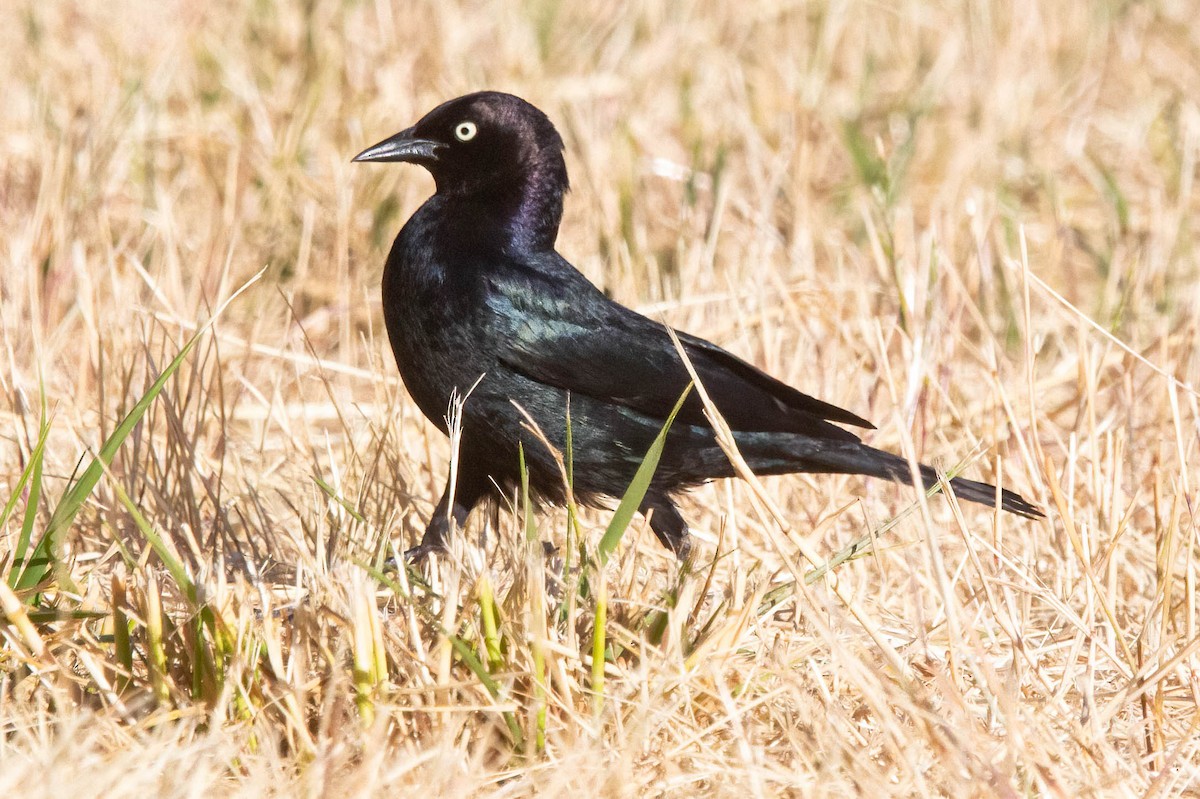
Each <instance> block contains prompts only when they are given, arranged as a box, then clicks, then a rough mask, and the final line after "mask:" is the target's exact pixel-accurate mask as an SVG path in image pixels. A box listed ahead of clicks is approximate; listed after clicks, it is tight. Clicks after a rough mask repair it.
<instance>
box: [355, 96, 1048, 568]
mask: <svg viewBox="0 0 1200 799" xmlns="http://www.w3.org/2000/svg"><path fill="white" fill-rule="evenodd" d="M562 146H563V145H562V140H561V139H560V138H559V136H558V133H557V132H556V131H555V130H554V126H553V125H552V124H551V123H550V121H549V119H547V118H546V116H545V115H544V114H542V112H541V111H539V110H537V109H536V108H534V107H533V106H532V105H530V104H528V103H526V102H525V101H524V100H521V99H519V98H517V97H513V96H512V95H506V94H500V93H496V92H482V93H479V94H473V95H468V96H466V97H460V98H458V99H456V100H451V101H449V102H447V103H444V104H442V105H441V106H438V108H436V109H434V110H433V111H431V112H430V113H429V114H428V115H426V116H425V117H424V118H423V119H422V120H421V121H420V122H418V123H417V124H416V125H415V126H413V127H412V128H409V129H407V130H405V131H402V132H401V133H399V134H397V135H396V136H393V137H392V138H391V139H388V140H386V141H384V142H381V143H380V144H378V145H376V146H374V147H372V148H370V149H368V150H366V151H365V152H364V153H362V154H360V155H359V156H358V157H357V158H356V159H355V160H362V161H407V162H412V163H418V164H420V165H422V166H424V167H426V168H427V169H428V170H429V171H430V172H431V173H432V175H433V177H434V181H435V183H436V185H437V192H436V193H435V194H434V196H432V197H431V198H429V200H428V201H426V202H425V204H424V205H422V206H421V208H420V209H418V211H417V212H416V213H415V214H414V215H413V216H412V218H411V219H409V221H408V223H407V224H405V226H404V228H403V229H402V230H401V231H400V235H399V236H397V238H396V242H395V244H394V246H393V247H392V251H391V254H390V255H389V256H388V261H387V267H386V269H385V271H384V277H383V310H384V318H385V321H386V323H387V330H388V337H389V339H390V341H391V344H392V349H393V352H394V353H395V356H396V363H397V365H398V366H399V368H400V374H401V376H402V377H403V379H404V383H405V386H406V387H407V388H408V391H409V393H410V394H412V396H413V399H414V400H416V402H417V405H418V406H419V407H420V408H421V410H422V411H423V412H424V413H425V415H426V416H427V417H429V419H430V420H432V421H433V422H434V423H435V424H437V425H438V426H439V427H440V428H441V429H442V430H443V431H445V430H446V429H447V422H446V414H447V409H448V406H449V404H450V401H451V398H452V396H455V395H459V396H461V395H462V394H464V393H466V392H467V391H468V390H471V394H470V397H469V399H468V400H467V402H466V404H465V406H464V410H463V437H462V449H461V452H460V459H459V479H458V483H457V485H456V486H454V491H453V492H451V491H450V490H449V489H450V486H447V492H446V494H445V495H444V496H443V497H442V501H441V502H440V503H439V505H438V508H437V509H436V510H435V512H434V515H433V518H432V520H431V521H430V524H429V527H428V528H427V530H426V532H425V537H424V539H423V540H422V546H421V547H420V548H419V550H420V551H421V552H425V551H428V550H430V549H433V548H440V547H443V546H444V545H445V543H446V535H447V534H448V530H449V522H450V519H452V518H453V519H454V520H456V521H457V522H458V523H459V524H460V525H461V524H462V523H463V522H464V521H465V519H466V516H467V514H468V513H469V512H470V510H471V508H473V507H474V506H475V505H476V504H477V503H478V502H479V501H480V500H482V499H484V498H486V497H488V496H489V495H492V494H493V493H494V492H495V491H496V490H501V491H505V490H508V489H510V488H511V487H512V486H514V485H515V484H516V482H517V480H518V454H517V453H518V443H521V444H522V445H523V446H524V451H525V458H526V462H527V465H528V469H529V473H530V483H531V486H532V487H533V488H534V490H535V491H536V493H537V495H538V496H539V498H541V499H542V500H544V501H549V502H558V501H561V500H562V499H563V494H564V491H563V487H562V481H561V478H560V474H559V470H558V467H557V465H556V463H555V462H554V459H553V457H552V455H551V453H550V452H549V451H548V450H547V449H546V448H545V447H544V445H542V444H540V443H539V442H538V441H537V438H536V437H535V436H533V435H532V434H531V433H530V432H529V430H528V427H527V425H528V423H527V420H526V416H528V418H529V419H532V420H533V421H534V423H535V424H536V425H537V426H538V427H539V428H540V429H541V431H542V432H543V433H544V434H545V436H546V437H547V438H548V439H549V441H550V442H551V444H552V445H553V446H554V447H556V448H557V449H559V450H560V451H562V450H563V449H564V448H565V446H566V418H567V415H568V408H569V411H570V418H571V425H572V433H573V454H574V492H575V495H576V497H577V498H579V499H581V500H583V501H585V502H598V501H600V500H602V499H603V498H605V497H613V496H618V495H620V494H621V493H622V492H623V491H624V490H625V488H626V487H627V486H628V484H629V482H630V480H631V479H632V477H633V474H634V472H635V471H636V469H637V467H638V464H639V463H640V462H641V459H642V458H643V456H644V455H645V453H646V451H647V449H648V448H649V446H650V443H651V442H652V441H653V439H654V437H655V435H657V433H658V431H659V429H660V428H661V427H662V424H663V422H664V420H665V419H666V417H667V415H668V414H669V413H670V411H671V409H672V408H673V407H674V405H675V403H676V401H677V400H678V398H679V396H680V395H681V394H682V392H683V390H684V388H685V387H686V386H687V384H688V382H689V376H688V373H687V370H686V369H685V367H684V365H683V363H682V361H681V359H680V358H679V355H678V353H677V351H676V349H675V347H674V344H673V343H672V341H671V340H670V337H669V335H668V333H667V331H666V329H665V328H664V327H663V325H662V324H661V323H659V322H655V321H653V320H651V319H648V318H646V317H644V316H642V315H640V314H638V313H636V312H634V311H632V310H630V309H628V308H626V307H624V306H622V305H620V304H618V303H615V302H613V301H611V300H609V299H608V298H607V297H605V296H604V294H603V293H601V292H600V291H599V290H598V289H597V288H596V287H595V286H593V285H592V284H591V283H590V282H588V280H587V279H586V278H584V277H583V275H582V274H580V273H579V271H578V270H576V269H575V268H574V267H573V266H571V265H570V264H569V263H568V262H567V261H566V260H565V259H563V258H562V256H560V255H559V254H558V253H557V252H555V250H554V241H555V238H556V236H557V234H558V225H559V221H560V220H561V217H562V203H563V196H564V194H565V193H566V191H567V186H568V183H567V171H566V165H565V162H564V161H563V157H562ZM678 335H679V339H680V341H681V343H682V344H683V346H684V348H685V350H686V351H687V354H688V357H689V359H690V360H691V362H692V364H693V365H694V367H695V369H696V371H697V374H698V375H699V377H700V380H701V382H702V383H703V384H704V386H705V388H706V389H707V391H708V393H709V395H710V396H711V397H712V399H713V401H714V402H715V404H716V405H717V407H718V409H719V410H720V411H721V413H722V415H723V416H724V417H725V420H726V421H727V422H728V423H729V425H730V427H731V429H732V430H733V431H734V433H735V437H736V438H737V441H738V445H739V448H740V449H741V451H742V454H743V456H744V457H745V458H746V460H747V462H748V463H749V465H750V466H751V468H753V469H755V470H756V471H758V472H761V473H763V474H786V473H794V472H840V473H849V474H863V475H869V476H873V477H881V478H885V479H890V480H898V481H902V482H909V481H911V479H912V478H911V474H910V471H909V468H908V465H907V463H906V462H905V461H903V460H902V459H900V458H898V457H897V456H895V455H891V454H889V453H886V452H882V451H880V450H877V449H874V448H872V447H870V446H867V445H866V444H863V443H862V442H861V440H860V439H859V438H858V436H856V435H854V434H853V433H851V432H850V431H848V430H845V429H844V428H842V427H839V426H837V424H835V423H838V424H848V425H853V426H858V427H865V428H870V427H871V426H872V425H871V424H870V423H869V422H867V421H866V420H864V419H862V418H860V417H859V416H857V415H855V414H853V413H851V412H849V411H846V410H843V409H841V408H838V407H836V406H834V405H830V404H828V403H825V402H822V401H820V400H817V399H814V398H813V397H810V396H808V395H806V394H803V393H801V392H799V391H797V390H796V389H794V388H792V387H790V386H788V385H786V384H784V383H782V382H780V381H778V380H776V379H775V378H773V377H771V376H770V375H767V374H766V373H765V372H763V371H761V370H760V369H758V368H756V367H754V366H752V365H751V364H749V363H747V362H745V361H743V360H742V359H740V358H738V357H737V356H735V355H732V354H731V353H729V352H726V351H725V350H723V349H721V348H720V347H718V346H716V345H715V344H712V343H710V342H708V341H705V340H703V339H700V338H697V337H695V336H691V335H688V334H686V333H679V334H678ZM472 387H474V388H473V390H472ZM517 406H519V408H520V410H518V407H517ZM522 411H523V412H522ZM732 474H733V470H732V468H731V467H730V464H729V462H728V460H727V458H726V457H725V455H724V453H723V452H722V451H721V449H720V448H719V447H718V446H717V443H716V440H715V438H714V434H713V431H712V429H711V427H710V425H709V423H708V420H707V419H706V417H705V416H704V412H703V408H702V406H701V404H700V401H699V398H698V397H696V396H692V397H691V398H689V400H688V402H687V403H686V404H685V406H684V408H683V409H682V411H681V412H680V414H679V416H678V418H677V419H676V422H675V425H674V426H673V427H672V430H671V433H670V435H669V437H668V441H667V446H666V448H665V451H664V453H663V457H662V460H661V462H660V465H659V469H658V472H657V473H656V476H655V479H654V482H653V484H652V486H651V490H650V492H649V493H648V495H647V498H646V501H645V502H644V503H643V507H642V510H643V512H646V513H651V527H652V528H653V529H654V531H655V532H656V533H657V534H658V536H659V538H660V540H662V542H663V543H664V544H665V545H667V546H668V547H671V548H672V549H673V550H674V551H675V552H676V553H678V554H679V555H680V556H681V557H682V556H684V555H685V554H686V552H687V551H688V547H689V542H688V534H687V527H686V524H685V523H684V521H683V519H682V517H681V516H680V515H679V512H678V510H677V509H676V507H675V505H674V502H673V499H672V497H673V496H674V494H676V493H677V492H678V491H680V490H683V489H686V488H688V487H690V486H694V485H696V484H698V483H701V482H704V481H705V480H708V479H711V478H714V477H728V476H732ZM921 479H922V482H924V483H925V484H926V485H931V484H933V483H934V482H935V481H936V476H935V474H934V473H933V471H932V470H931V469H929V467H922V473H921ZM951 485H952V486H953V487H954V489H955V491H956V493H957V494H958V495H959V496H960V497H962V498H964V499H969V500H972V501H975V502H984V503H988V504H991V503H994V502H995V499H996V489H995V488H994V487H993V486H989V485H987V484H985V483H976V482H974V481H968V480H963V479H956V480H954V481H953V482H952V483H951ZM451 493H453V501H451V498H450V495H451ZM1000 504H1001V506H1002V507H1003V508H1004V509H1006V510H1009V511H1012V512H1014V513H1018V514H1021V515H1024V516H1030V517H1033V516H1040V515H1041V514H1040V512H1039V511H1038V510H1037V508H1035V507H1034V506H1032V505H1030V504H1029V503H1028V502H1026V501H1025V500H1024V499H1022V498H1021V497H1019V496H1017V495H1016V494H1013V493H1011V492H1008V491H1004V492H1001V493H1000Z"/></svg>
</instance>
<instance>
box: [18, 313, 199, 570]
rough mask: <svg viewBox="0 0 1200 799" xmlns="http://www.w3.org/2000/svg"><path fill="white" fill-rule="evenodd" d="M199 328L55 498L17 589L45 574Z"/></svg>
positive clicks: (193, 343) (174, 370)
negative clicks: (84, 467)
mask: <svg viewBox="0 0 1200 799" xmlns="http://www.w3.org/2000/svg"><path fill="white" fill-rule="evenodd" d="M205 329H207V328H205ZM202 332H203V330H202V331H201V332H200V333H196V335H194V336H192V337H191V339H189V340H188V342H187V343H186V344H184V345H183V349H181V350H180V351H179V354H178V355H176V356H175V358H174V359H172V361H171V363H170V364H168V365H167V368H166V369H164V370H163V372H162V374H160V375H159V376H158V379H157V380H155V381H154V383H153V384H152V385H151V386H150V390H149V391H147V392H146V393H145V394H143V395H142V398H141V399H140V400H138V401H137V403H136V404H135V405H134V406H133V409H132V410H130V411H129V413H127V414H126V415H125V418H124V419H122V420H121V423H120V424H119V425H117V428H116V429H115V430H113V433H112V435H110V436H109V437H108V440H107V441H105V442H104V446H102V447H101V448H100V452H99V454H98V455H96V457H94V458H93V459H92V462H91V464H90V465H89V466H88V467H87V469H85V470H84V472H83V474H82V475H81V476H80V477H79V479H78V480H76V481H75V482H74V483H73V484H72V485H71V486H70V487H69V488H68V489H67V492H66V494H64V495H63V497H62V499H61V500H59V503H58V506H57V507H55V509H54V513H53V514H51V516H50V523H49V524H48V525H47V527H46V532H45V533H44V534H43V535H42V538H41V540H40V541H38V544H37V548H36V549H35V550H34V551H33V557H31V558H30V561H29V568H28V569H26V570H25V572H24V573H23V574H22V575H21V579H20V580H18V581H17V586H16V587H17V589H27V588H32V587H34V586H35V585H38V584H40V583H41V582H42V581H43V580H45V579H46V578H47V576H49V574H50V571H51V569H52V568H53V566H54V564H55V562H56V561H57V558H58V551H57V550H58V542H59V539H60V538H61V536H62V534H63V533H64V532H66V530H67V528H69V527H70V526H71V523H72V522H73V521H74V520H75V516H76V514H78V513H79V509H80V508H82V507H83V503H84V502H86V501H87V498H88V497H89V496H91V493H92V491H93V490H94V489H95V487H96V483H98V482H99V481H100V475H102V474H103V473H104V469H105V468H106V467H108V466H109V465H110V464H111V463H112V461H113V458H115V457H116V455H117V451H118V450H120V448H121V445H122V444H124V443H125V439H127V438H129V434H130V433H132V432H133V428H134V427H136V426H137V424H138V422H140V421H141V420H142V417H143V416H145V415H146V411H147V410H149V409H150V405H151V404H152V403H153V402H154V400H155V399H157V398H158V395H159V394H160V393H162V390H163V387H164V386H166V384H167V381H168V380H170V379H171V377H173V376H174V374H175V372H177V371H178V370H179V367H180V366H182V365H183V361H184V359H185V358H186V357H187V356H188V353H190V352H191V351H192V348H193V347H194V346H195V345H196V342H197V341H198V340H199V338H200V335H201V333H202Z"/></svg>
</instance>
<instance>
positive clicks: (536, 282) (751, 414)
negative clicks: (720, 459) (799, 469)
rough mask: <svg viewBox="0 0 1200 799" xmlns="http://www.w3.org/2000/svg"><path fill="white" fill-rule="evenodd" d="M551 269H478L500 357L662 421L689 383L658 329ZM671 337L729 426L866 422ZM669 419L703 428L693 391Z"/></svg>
mask: <svg viewBox="0 0 1200 799" xmlns="http://www.w3.org/2000/svg"><path fill="white" fill-rule="evenodd" d="M555 267H556V268H554V269H552V270H551V269H548V268H547V265H546V264H539V268H537V269H527V268H508V269H501V270H492V271H491V272H490V274H489V275H488V277H487V282H488V291H487V305H488V308H489V310H490V312H491V319H492V321H491V323H490V324H493V325H496V329H495V332H497V333H498V334H499V335H498V336H497V338H498V340H500V341H501V344H500V353H499V360H500V363H501V364H502V365H503V366H505V367H506V368H508V369H511V370H513V371H515V372H518V373H520V374H522V375H524V376H525V377H527V378H530V379H533V380H536V381H538V382H540V383H544V384H547V385H552V386H556V387H558V388H561V389H565V390H567V391H570V392H572V393H576V394H586V395H589V396H591V397H595V398H599V399H604V400H606V401H609V402H612V403H614V404H618V405H623V406H625V407H628V408H631V409H633V410H636V411H638V412H639V413H643V414H646V415H647V416H650V417H652V418H654V419H666V417H667V415H668V414H669V413H670V412H671V409H672V408H673V407H674V406H675V403H676V402H677V401H678V400H679V397H680V395H681V394H682V393H683V391H684V389H685V388H686V386H687V385H688V383H689V381H690V380H691V378H690V376H689V375H688V372H687V369H686V368H685V367H684V365H683V362H682V360H681V359H680V357H679V353H678V352H677V351H676V349H675V346H674V344H673V343H672V342H671V339H670V336H669V335H668V333H667V329H666V327H665V326H664V325H662V324H660V323H658V322H654V321H652V320H650V319H648V318H646V317H645V316H642V315H641V314H638V313H636V312H635V311H632V310H630V309H628V308H625V307H624V306H622V305H618V304H617V303H614V302H612V301H611V300H609V299H608V298H607V297H605V296H604V295H603V294H602V293H601V292H600V291H599V290H598V289H597V288H596V287H595V286H593V285H592V284H591V283H589V282H588V281H587V280H586V278H584V277H583V276H582V275H581V274H579V273H578V272H577V271H576V270H575V269H574V267H571V266H570V265H569V264H567V263H566V262H565V261H563V262H561V264H556V265H555ZM564 267H565V268H564ZM678 335H679V340H680V342H681V343H682V345H683V347H684V350H685V351H686V352H687V355H688V358H689V360H691V362H692V365H693V367H694V368H695V370H696V373H697V375H698V376H699V378H700V382H701V383H703V385H704V388H705V390H706V391H707V392H708V394H709V397H710V398H711V399H712V400H713V402H714V404H715V405H716V406H717V408H718V409H719V410H720V411H721V414H722V416H724V417H725V420H726V422H728V423H729V425H730V427H731V428H733V429H734V430H737V431H761V432H789V433H801V434H805V435H812V436H816V437H819V438H833V439H845V440H857V436H855V435H854V434H852V433H850V432H849V431H846V430H843V429H841V428H840V427H836V426H834V425H832V424H830V423H829V422H830V421H833V422H840V423H842V424H849V425H855V426H858V427H866V428H871V427H873V425H872V424H871V423H870V422H868V421H866V420H865V419H862V418H861V417H859V416H857V415H855V414H853V413H850V412H849V411H846V410H843V409H841V408H838V407H837V406H835V405H830V404H829V403H826V402H822V401H821V400H818V399H815V398H813V397H810V396H808V395H806V394H803V393H801V392H799V391H797V390H796V389H794V388H792V387H791V386H788V385H787V384H785V383H782V382H780V381H778V380H776V379H775V378H773V377H771V376H770V375H768V374H766V373H765V372H763V371H762V370H760V369H758V368H756V367H754V366H752V365H751V364H749V363H746V362H745V361H743V360H742V359H740V358H738V357H737V356H735V355H733V354H731V353H729V352H726V351H725V350H723V349H721V348H720V347H718V346H716V345H715V344H712V343H710V342H707V341H705V340H704V339H701V338H697V337H695V336H691V335H688V334H686V333H679V334H678ZM677 418H678V419H679V420H680V421H682V422H684V423H687V424H694V425H701V426H708V421H707V419H706V418H705V416H704V411H703V405H702V403H701V401H700V399H699V397H698V396H696V395H695V393H694V392H693V394H692V396H691V397H689V398H688V400H687V402H686V403H685V404H684V406H683V408H682V409H681V410H680V413H679V416H678V417H677Z"/></svg>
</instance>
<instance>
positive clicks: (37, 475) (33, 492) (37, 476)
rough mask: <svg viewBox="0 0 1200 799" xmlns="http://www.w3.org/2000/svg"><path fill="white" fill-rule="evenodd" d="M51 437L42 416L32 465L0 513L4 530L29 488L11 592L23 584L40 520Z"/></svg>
mask: <svg viewBox="0 0 1200 799" xmlns="http://www.w3.org/2000/svg"><path fill="white" fill-rule="evenodd" d="M49 436H50V421H49V419H47V418H46V416H45V414H44V413H43V415H42V425H41V430H40V431H39V433H38V440H37V444H36V445H35V446H34V448H33V452H31V453H30V454H29V463H27V464H26V465H25V468H24V470H22V472H21V477H20V478H19V479H18V480H17V485H16V487H15V488H14V489H13V492H12V496H11V497H9V498H8V502H7V503H5V505H4V510H3V511H2V512H0V529H3V528H4V525H6V524H7V523H8V517H9V516H11V515H12V512H13V510H14V509H16V506H17V500H18V499H20V497H21V492H22V491H24V490H25V486H26V485H28V486H29V499H28V500H27V501H26V503H25V518H24V519H23V520H22V522H21V532H20V535H18V536H17V545H16V548H15V549H14V550H13V561H12V570H11V571H10V572H9V574H8V584H9V586H10V587H12V588H16V587H17V584H18V583H19V582H20V580H21V574H22V573H23V572H24V571H25V555H26V554H27V553H28V552H29V544H30V542H31V541H32V540H33V525H34V522H35V521H36V520H37V508H38V503H39V502H40V501H41V497H42V462H43V460H44V458H45V454H46V439H47V438H48V437H49Z"/></svg>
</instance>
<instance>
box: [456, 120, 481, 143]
mask: <svg viewBox="0 0 1200 799" xmlns="http://www.w3.org/2000/svg"><path fill="white" fill-rule="evenodd" d="M478 132H479V128H477V127H475V123H474V122H459V123H458V124H457V125H455V126H454V138H456V139H458V140H459V141H470V140H471V139H473V138H475V134H476V133H478Z"/></svg>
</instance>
